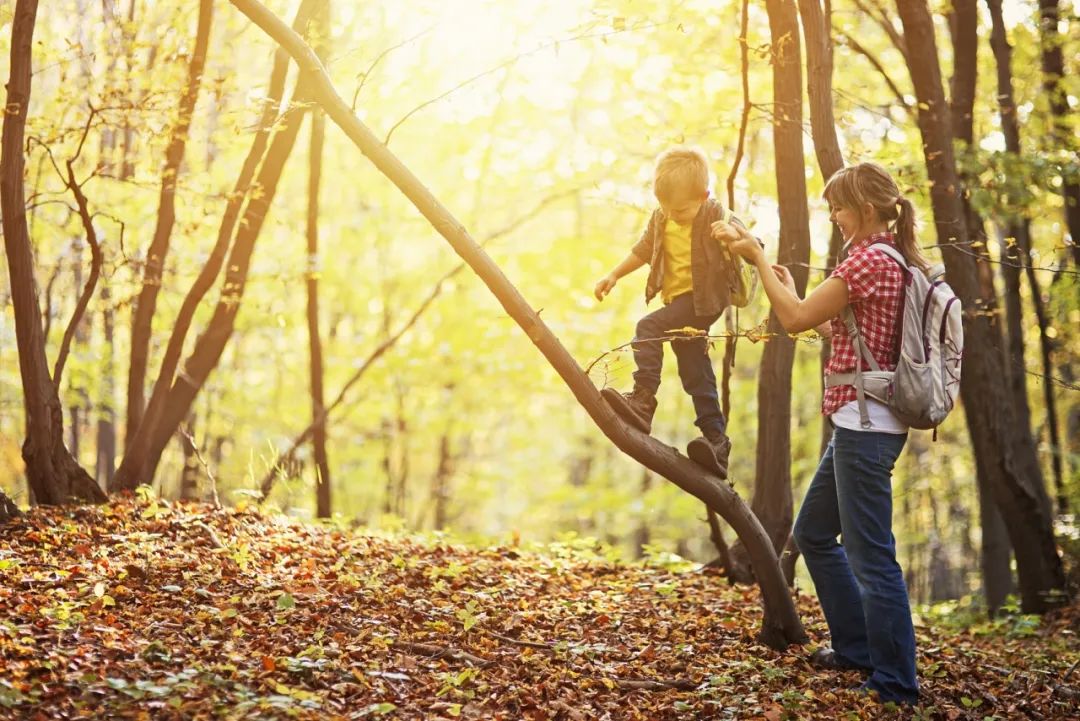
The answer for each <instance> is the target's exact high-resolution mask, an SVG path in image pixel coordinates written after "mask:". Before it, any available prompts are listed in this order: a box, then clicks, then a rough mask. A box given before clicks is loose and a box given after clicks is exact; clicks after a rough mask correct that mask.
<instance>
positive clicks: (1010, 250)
mask: <svg viewBox="0 0 1080 721" xmlns="http://www.w3.org/2000/svg"><path fill="white" fill-rule="evenodd" d="M986 4H987V6H988V8H989V10H990V22H991V24H993V31H991V32H990V46H991V47H993V50H994V57H995V59H996V60H997V69H998V106H999V109H1000V117H1001V131H1002V133H1003V134H1004V136H1005V151H1007V152H1009V153H1013V154H1015V155H1017V157H1018V155H1020V154H1021V142H1020V122H1018V120H1017V118H1016V103H1015V100H1014V99H1013V86H1012V47H1010V46H1009V40H1008V38H1007V37H1005V27H1004V19H1003V17H1002V15H1001V0H987V1H986ZM1005 212H1007V214H1008V216H1009V218H1010V219H1009V221H1008V225H1007V226H1005V239H1004V243H1003V246H1002V254H1001V257H1002V259H1003V262H1002V264H1001V274H1002V276H1003V277H1005V278H1007V280H1005V305H1007V311H1008V312H1009V317H1008V328H1009V358H1010V360H1011V364H1012V375H1011V377H1010V385H1011V386H1012V391H1013V396H1014V397H1015V398H1016V400H1017V404H1021V405H1020V406H1018V407H1020V410H1021V413H1022V416H1021V420H1020V421H1018V422H1020V423H1022V425H1021V427H1025V428H1029V427H1030V410H1029V408H1028V403H1027V366H1026V364H1025V362H1024V330H1023V328H1024V326H1023V318H1022V309H1021V302H1020V300H1021V299H1020V272H1021V268H1022V267H1023V268H1024V269H1026V273H1025V274H1026V276H1027V282H1028V286H1029V288H1030V291H1031V305H1032V309H1034V310H1035V316H1036V319H1037V321H1038V324H1039V348H1040V350H1041V356H1042V372H1043V375H1044V376H1045V377H1047V378H1048V379H1050V378H1052V377H1053V375H1054V372H1053V363H1052V359H1051V354H1052V352H1053V341H1052V340H1051V339H1050V338H1049V337H1048V336H1047V326H1048V325H1049V322H1048V318H1047V311H1045V308H1044V307H1043V303H1042V290H1041V288H1040V287H1039V280H1038V278H1037V277H1036V275H1035V269H1034V268H1032V264H1031V263H1032V260H1031V233H1030V223H1029V222H1028V220H1027V218H1026V217H1025V216H1024V214H1023V208H1016V209H1013V208H1005ZM1042 386H1043V392H1044V396H1043V399H1044V402H1045V406H1047V426H1048V431H1049V435H1050V447H1051V453H1052V455H1051V464H1052V468H1053V472H1054V487H1055V489H1056V491H1057V511H1058V513H1066V512H1067V509H1068V501H1067V500H1066V496H1065V488H1064V478H1063V471H1062V453H1061V439H1059V437H1058V433H1057V408H1056V404H1055V403H1054V400H1055V399H1054V386H1053V383H1051V382H1050V381H1049V380H1048V381H1047V382H1044V383H1043V384H1042Z"/></svg>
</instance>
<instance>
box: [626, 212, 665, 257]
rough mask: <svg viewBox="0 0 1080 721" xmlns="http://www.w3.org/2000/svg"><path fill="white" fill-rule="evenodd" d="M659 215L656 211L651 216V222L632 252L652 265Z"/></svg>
mask: <svg viewBox="0 0 1080 721" xmlns="http://www.w3.org/2000/svg"><path fill="white" fill-rule="evenodd" d="M657 215H658V213H657V212H656V211H655V210H654V211H653V214H652V215H651V216H649V222H648V224H647V225H646V226H645V230H644V231H643V232H642V233H641V238H640V239H639V240H638V242H637V243H635V244H634V247H633V248H631V250H630V252H631V253H633V254H634V255H636V256H637V257H638V258H639V259H640V260H641V261H642V262H644V263H652V255H653V243H654V242H655V238H656V223H657V222H659V221H658V220H657Z"/></svg>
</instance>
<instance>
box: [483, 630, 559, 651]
mask: <svg viewBox="0 0 1080 721" xmlns="http://www.w3.org/2000/svg"><path fill="white" fill-rule="evenodd" d="M480 630H481V631H482V632H483V633H486V634H487V635H488V636H491V637H492V638H497V639H499V640H500V641H506V642H507V643H512V644H514V645H515V646H525V647H526V648H540V649H543V650H545V651H552V650H554V648H555V645H554V644H550V643H538V642H536V641H522V640H521V639H519V638H511V637H510V636H504V635H502V634H501V633H495V632H494V631H491V630H488V629H486V628H482V629H480Z"/></svg>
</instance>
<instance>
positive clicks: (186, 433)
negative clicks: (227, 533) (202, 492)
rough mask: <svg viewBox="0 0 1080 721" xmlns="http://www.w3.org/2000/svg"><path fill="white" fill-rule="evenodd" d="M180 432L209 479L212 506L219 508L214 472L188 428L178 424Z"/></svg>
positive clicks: (219, 500)
mask: <svg viewBox="0 0 1080 721" xmlns="http://www.w3.org/2000/svg"><path fill="white" fill-rule="evenodd" d="M180 433H181V435H183V436H184V438H186V439H187V440H188V443H190V444H191V450H192V451H194V452H195V460H197V461H198V462H199V465H201V466H202V467H203V471H204V472H205V473H206V477H207V479H209V481H210V493H211V494H212V495H211V497H212V498H213V502H214V508H218V509H220V508H221V499H219V498H218V492H217V479H216V478H215V477H214V473H213V472H212V471H211V470H210V464H208V463H207V462H206V459H204V458H203V456H202V453H200V452H199V446H198V444H196V443H195V437H194V436H193V435H191V432H190V431H188V429H187V428H185V427H184V426H180ZM207 528H208V529H209V526H207ZM222 548H224V546H222Z"/></svg>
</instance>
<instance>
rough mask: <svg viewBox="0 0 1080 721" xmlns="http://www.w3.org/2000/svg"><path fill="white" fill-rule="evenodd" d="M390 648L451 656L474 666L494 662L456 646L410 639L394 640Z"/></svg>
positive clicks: (438, 655) (432, 655) (440, 656)
mask: <svg viewBox="0 0 1080 721" xmlns="http://www.w3.org/2000/svg"><path fill="white" fill-rule="evenodd" d="M391 647H392V648H396V649H400V650H402V651H408V652H409V653H418V654H421V655H423V656H430V657H431V658H436V659H438V658H451V659H454V660H455V661H468V662H469V663H471V664H474V665H476V666H490V665H491V664H493V663H495V662H494V661H489V660H487V659H486V658H480V657H479V656H474V655H472V654H471V653H469V652H468V651H462V650H461V649H457V648H444V647H442V646H435V645H432V644H429V643H413V642H411V641H394V643H393V644H392V646H391Z"/></svg>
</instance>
